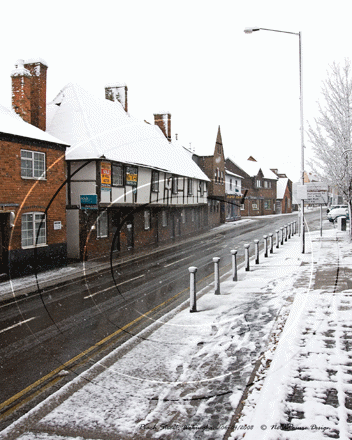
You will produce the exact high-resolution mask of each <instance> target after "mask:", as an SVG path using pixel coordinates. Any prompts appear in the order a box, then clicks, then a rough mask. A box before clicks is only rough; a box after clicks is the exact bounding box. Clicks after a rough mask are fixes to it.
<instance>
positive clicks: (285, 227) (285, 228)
mask: <svg viewBox="0 0 352 440" xmlns="http://www.w3.org/2000/svg"><path fill="white" fill-rule="evenodd" d="M284 230H285V241H287V225H285V226H284Z"/></svg>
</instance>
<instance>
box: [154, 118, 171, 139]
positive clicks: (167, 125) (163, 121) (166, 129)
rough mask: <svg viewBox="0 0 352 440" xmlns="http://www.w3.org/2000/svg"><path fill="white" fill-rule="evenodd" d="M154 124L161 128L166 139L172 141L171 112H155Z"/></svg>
mask: <svg viewBox="0 0 352 440" xmlns="http://www.w3.org/2000/svg"><path fill="white" fill-rule="evenodd" d="M154 124H155V125H157V126H158V127H159V128H160V130H161V131H162V132H163V133H164V135H165V137H166V139H167V140H168V141H169V142H171V113H169V112H163V113H161V112H160V113H154Z"/></svg>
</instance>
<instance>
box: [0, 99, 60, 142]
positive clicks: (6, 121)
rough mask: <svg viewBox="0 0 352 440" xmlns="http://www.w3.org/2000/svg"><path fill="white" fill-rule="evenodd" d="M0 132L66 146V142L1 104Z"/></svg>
mask: <svg viewBox="0 0 352 440" xmlns="http://www.w3.org/2000/svg"><path fill="white" fill-rule="evenodd" d="M0 132H1V133H7V134H12V135H16V136H21V137H25V138H30V139H35V140H40V141H45V142H51V143H55V144H61V145H67V146H68V144H66V142H62V141H61V140H59V139H57V138H56V137H53V136H52V135H50V134H49V133H46V132H45V131H43V130H40V129H39V128H37V127H35V126H34V125H31V124H28V122H25V121H24V120H23V119H22V118H21V117H20V116H19V115H18V114H17V113H15V112H14V111H13V110H10V109H8V108H6V107H4V106H2V105H0Z"/></svg>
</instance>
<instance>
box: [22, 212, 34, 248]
mask: <svg viewBox="0 0 352 440" xmlns="http://www.w3.org/2000/svg"><path fill="white" fill-rule="evenodd" d="M32 245H33V214H23V215H22V247H25V246H32Z"/></svg>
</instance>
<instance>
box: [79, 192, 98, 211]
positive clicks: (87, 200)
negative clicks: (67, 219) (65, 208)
mask: <svg viewBox="0 0 352 440" xmlns="http://www.w3.org/2000/svg"><path fill="white" fill-rule="evenodd" d="M80 202H81V209H98V196H97V195H96V194H81V195H80Z"/></svg>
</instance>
